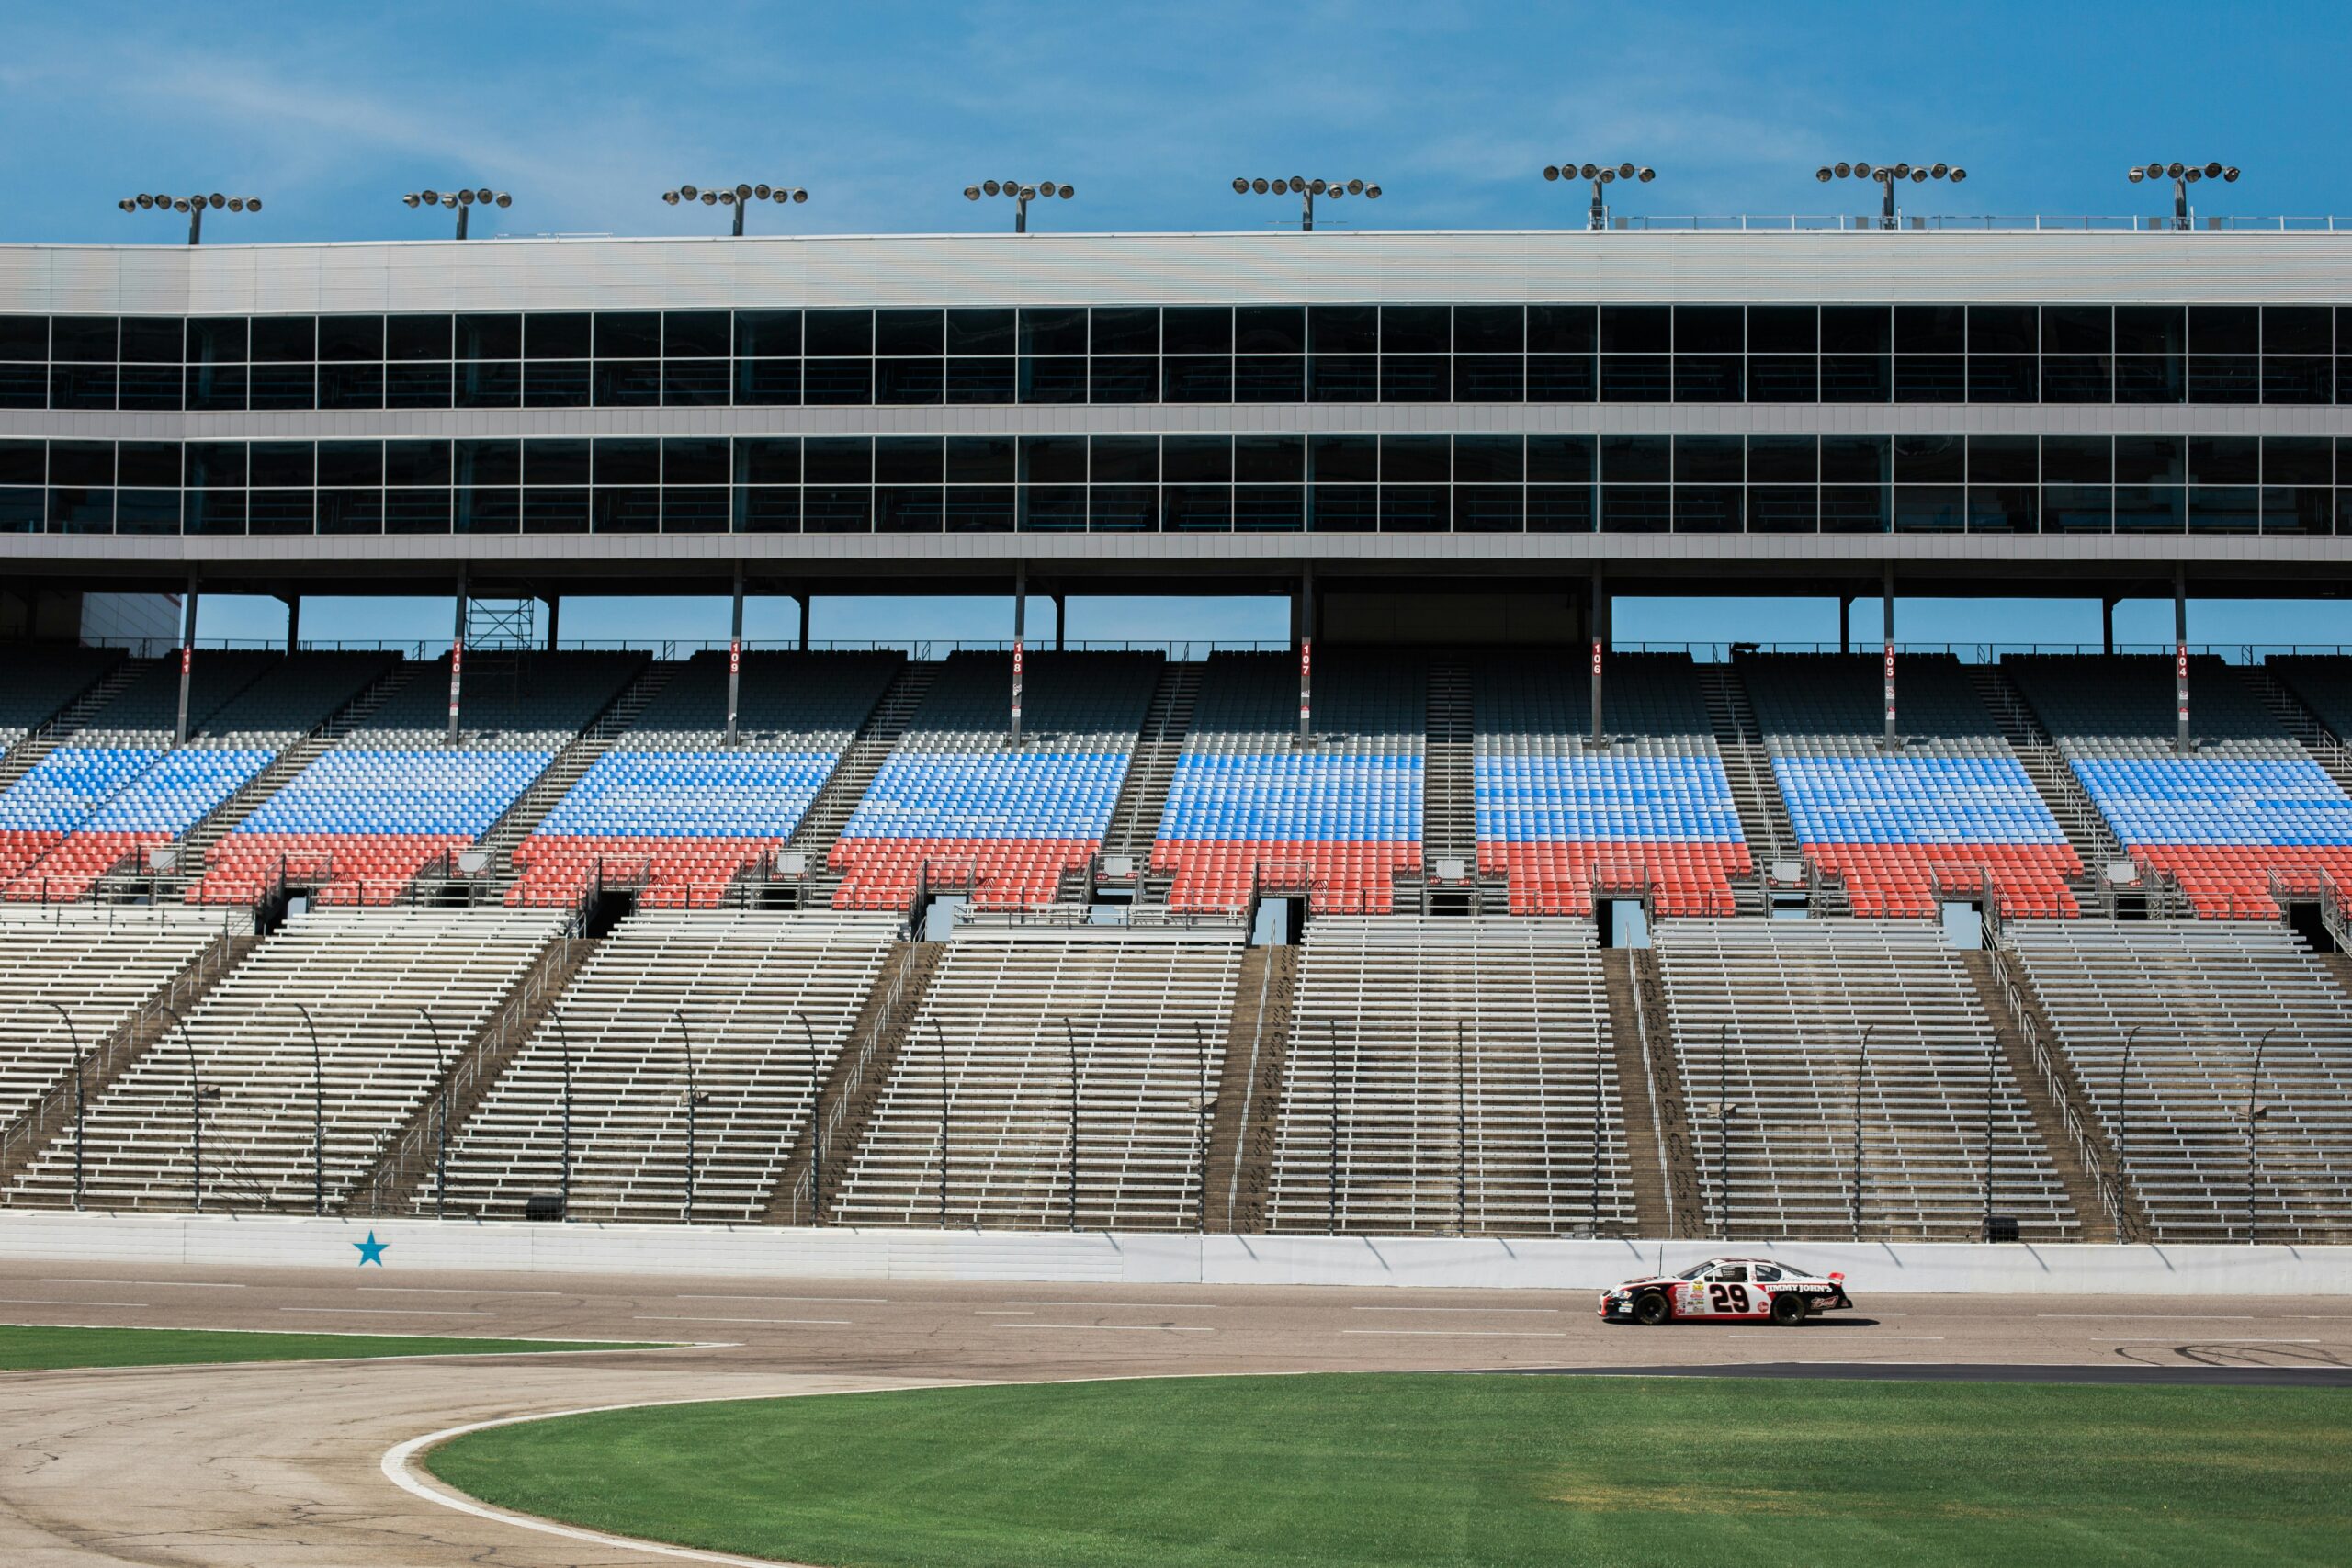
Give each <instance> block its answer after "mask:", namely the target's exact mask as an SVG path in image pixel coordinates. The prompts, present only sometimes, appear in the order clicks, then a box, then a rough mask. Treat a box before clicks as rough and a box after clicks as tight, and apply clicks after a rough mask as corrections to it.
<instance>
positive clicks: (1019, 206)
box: [964, 180, 1078, 234]
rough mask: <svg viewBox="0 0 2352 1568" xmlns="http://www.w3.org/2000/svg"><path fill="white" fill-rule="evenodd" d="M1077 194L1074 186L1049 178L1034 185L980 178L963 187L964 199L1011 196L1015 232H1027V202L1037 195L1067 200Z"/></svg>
mask: <svg viewBox="0 0 2352 1568" xmlns="http://www.w3.org/2000/svg"><path fill="white" fill-rule="evenodd" d="M1077 194H1078V187H1077V186H1073V185H1068V184H1063V185H1056V184H1055V183H1054V182H1053V181H1051V180H1039V181H1037V182H1036V183H1035V185H1023V183H1021V182H1020V181H1019V180H982V181H981V182H980V183H979V184H978V185H976V186H965V187H964V199H965V200H966V201H978V200H979V199H980V197H984V196H1005V197H1012V203H1013V207H1012V231H1013V232H1014V233H1016V234H1026V233H1027V232H1029V204H1030V203H1031V202H1032V201H1035V200H1036V199H1037V198H1038V197H1046V198H1047V199H1048V200H1050V199H1052V198H1053V197H1060V198H1061V199H1062V200H1064V201H1068V200H1069V198H1070V197H1074V196H1076V195H1077Z"/></svg>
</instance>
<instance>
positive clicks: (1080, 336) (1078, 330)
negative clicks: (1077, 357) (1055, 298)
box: [1021, 305, 1086, 354]
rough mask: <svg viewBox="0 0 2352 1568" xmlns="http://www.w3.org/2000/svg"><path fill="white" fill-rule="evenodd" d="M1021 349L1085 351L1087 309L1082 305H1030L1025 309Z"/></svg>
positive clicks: (1071, 352)
mask: <svg viewBox="0 0 2352 1568" xmlns="http://www.w3.org/2000/svg"><path fill="white" fill-rule="evenodd" d="M1021 352H1022V353H1023V354H1084V353H1085V352H1086V309H1085V307H1084V306H1082V305H1047V306H1042V307H1041V306H1035V305H1027V306H1023V307H1022V310H1021Z"/></svg>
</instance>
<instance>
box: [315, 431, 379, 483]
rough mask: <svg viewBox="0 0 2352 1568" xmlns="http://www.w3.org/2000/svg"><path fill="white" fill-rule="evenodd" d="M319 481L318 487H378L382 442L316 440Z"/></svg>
mask: <svg viewBox="0 0 2352 1568" xmlns="http://www.w3.org/2000/svg"><path fill="white" fill-rule="evenodd" d="M318 464H319V483H320V485H321V486H322V487H326V486H338V487H343V488H346V489H348V488H350V487H353V486H358V485H373V486H377V487H379V488H380V487H381V486H382V484H383V482H384V444H383V443H382V442H380V441H322V442H320V443H319V455H318Z"/></svg>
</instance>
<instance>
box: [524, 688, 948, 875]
mask: <svg viewBox="0 0 2352 1568" xmlns="http://www.w3.org/2000/svg"><path fill="white" fill-rule="evenodd" d="M727 659H728V656H727V655H726V654H725V653H724V652H711V653H701V654H697V655H695V657H694V658H693V659H691V660H687V661H686V663H685V664H684V667H683V668H681V669H680V670H679V671H677V673H676V674H675V675H674V676H673V678H672V679H671V680H670V681H669V682H668V683H667V684H665V685H664V686H663V687H662V690H661V691H660V693H659V694H656V695H655V697H654V698H653V700H652V702H651V704H650V705H648V707H647V708H646V710H645V712H644V713H643V714H642V715H640V716H639V718H638V721H637V722H636V723H635V724H634V725H632V726H631V727H630V728H628V729H627V730H625V731H623V732H622V734H621V735H620V736H619V738H618V739H616V740H615V742H614V744H613V748H612V750H609V751H607V752H605V755H603V756H602V757H599V758H598V759H596V761H594V763H593V764H591V765H590V767H589V769H588V771H587V773H584V774H583V775H582V777H581V779H580V781H579V782H578V783H577V784H573V785H572V786H571V790H570V791H569V792H568V793H567V794H566V795H564V797H563V798H562V799H561V800H560V801H559V802H558V803H557V805H556V807H555V809H554V810H552V811H550V812H549V813H548V816H547V818H546V820H544V821H543V822H541V823H540V824H539V826H538V828H537V830H536V831H535V832H534V833H533V834H532V835H531V836H530V837H529V838H528V839H526V840H524V841H523V843H522V844H520V845H519V846H517V847H516V849H515V865H516V866H517V867H519V868H521V869H522V871H523V875H522V878H521V879H520V880H519V881H518V882H517V883H516V884H515V887H514V889H513V890H512V892H510V893H509V895H508V901H509V902H510V903H516V904H550V903H554V904H568V903H570V902H571V900H572V899H573V898H575V897H578V896H579V894H580V890H581V889H582V887H583V886H585V885H587V884H588V883H589V882H591V881H594V880H597V879H598V878H599V877H600V876H601V877H603V878H604V879H605V880H615V881H617V880H626V881H627V882H628V884H629V886H634V887H636V888H638V890H639V891H638V902H639V908H713V907H715V906H716V905H717V904H718V902H719V900H720V898H721V897H723V896H724V895H725V893H726V891H727V888H728V885H729V882H730V881H731V880H732V879H733V877H734V875H735V874H736V873H737V872H738V871H739V870H740V869H741V867H742V866H743V865H744V863H746V862H747V861H750V860H752V859H754V858H756V857H757V856H759V855H760V854H762V853H763V852H768V851H772V850H774V849H775V848H777V847H779V846H781V845H782V844H784V843H785V842H786V840H789V839H790V838H791V837H792V835H793V831H794V829H797V827H798V826H799V823H800V818H801V817H802V814H803V813H805V812H806V811H807V810H808V808H809V802H810V801H811V800H813V799H815V798H816V795H817V792H818V791H819V790H820V789H821V788H823V787H824V783H825V780H826V778H827V777H828V776H829V775H830V774H831V773H832V770H833V766H834V764H835V763H836V762H837V761H840V758H841V753H842V750H843V749H844V748H845V747H847V746H848V744H849V741H850V738H851V736H852V735H854V733H855V732H856V730H857V728H858V726H859V725H860V724H861V723H863V722H864V721H865V716H866V715H867V714H868V713H870V712H872V711H873V708H874V705H875V703H876V701H877V700H879V699H880V697H881V695H882V693H883V690H884V689H885V688H886V687H888V685H889V683H890V679H891V677H892V675H894V674H895V673H896V672H897V671H898V669H899V664H900V662H901V660H899V657H898V656H897V655H895V654H825V653H820V654H796V653H747V654H745V655H743V660H742V673H741V688H740V690H741V695H740V700H739V707H738V720H737V726H736V732H737V743H736V744H735V745H733V746H729V745H727V744H726V743H725V742H726V723H727Z"/></svg>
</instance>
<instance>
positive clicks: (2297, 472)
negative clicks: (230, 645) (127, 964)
mask: <svg viewBox="0 0 2352 1568" xmlns="http://www.w3.org/2000/svg"><path fill="white" fill-rule="evenodd" d="M2333 445H2334V444H2333V443H2331V442H2330V441H2329V440H2328V439H2327V437H2325V436H2324V435H2273V436H2270V437H2268V438H2267V439H2266V440H2265V441H2264V442H2263V443H2262V482H2263V483H2265V484H2267V485H2324V484H2327V483H2329V482H2331V481H2332V480H2333V479H2335V471H2334V470H2335V452H2334V451H2333V450H2332V447H2333ZM128 473H129V470H128V468H126V469H125V478H124V479H123V481H122V482H123V483H125V484H130V483H132V482H134V481H132V480H131V479H130V478H129V477H128ZM140 482H144V481H140Z"/></svg>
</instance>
